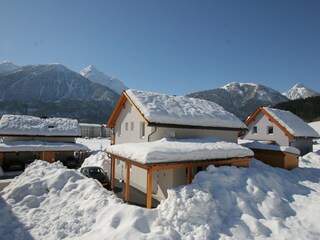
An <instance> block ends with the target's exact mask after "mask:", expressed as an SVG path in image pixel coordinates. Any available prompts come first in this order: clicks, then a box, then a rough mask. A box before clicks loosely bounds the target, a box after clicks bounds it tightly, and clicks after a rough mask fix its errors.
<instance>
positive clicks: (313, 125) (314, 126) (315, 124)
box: [308, 121, 320, 135]
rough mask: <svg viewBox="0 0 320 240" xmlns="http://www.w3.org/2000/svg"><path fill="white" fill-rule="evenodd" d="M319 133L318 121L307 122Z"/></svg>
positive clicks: (319, 123)
mask: <svg viewBox="0 0 320 240" xmlns="http://www.w3.org/2000/svg"><path fill="white" fill-rule="evenodd" d="M308 124H309V126H310V127H312V128H313V129H314V130H316V131H317V133H318V134H319V135H320V121H317V122H311V123H308Z"/></svg>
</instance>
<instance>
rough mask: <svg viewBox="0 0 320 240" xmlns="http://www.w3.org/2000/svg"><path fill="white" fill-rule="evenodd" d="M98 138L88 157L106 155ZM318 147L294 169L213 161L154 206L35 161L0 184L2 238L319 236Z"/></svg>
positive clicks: (93, 161) (311, 237) (270, 237)
mask: <svg viewBox="0 0 320 240" xmlns="http://www.w3.org/2000/svg"><path fill="white" fill-rule="evenodd" d="M79 141H81V143H82V144H85V143H84V142H82V141H84V140H79ZM86 141H88V142H87V146H90V145H91V144H92V143H90V142H89V140H86ZM91 141H92V140H91ZM99 141H100V140H99ZM93 142H95V141H93ZM100 144H101V143H94V144H92V147H93V149H94V150H95V152H94V154H95V155H93V156H91V158H90V160H87V161H86V162H90V163H89V164H94V163H95V162H98V163H95V164H99V162H101V161H102V159H103V158H104V154H105V153H104V152H99V151H98V150H100ZM102 149H104V145H103V146H102ZM319 155H320V152H318V153H316V152H313V153H309V154H307V155H306V156H304V157H303V158H302V159H301V161H300V167H299V168H297V169H294V170H292V171H287V170H283V169H279V168H272V167H270V166H268V165H265V164H263V163H261V162H259V161H257V160H253V161H251V163H250V167H249V168H235V167H219V168H216V167H213V166H210V167H209V168H208V169H207V170H206V171H203V172H200V173H198V174H197V175H196V176H195V179H194V180H193V183H192V184H190V185H188V186H182V187H180V188H177V189H172V190H169V196H168V198H167V199H166V200H164V201H162V202H161V203H160V205H159V206H158V207H157V208H156V209H152V210H148V209H144V208H140V207H136V206H132V205H127V204H125V203H123V202H122V201H121V200H119V199H117V198H116V197H115V195H114V194H113V193H112V192H109V191H107V190H105V189H104V188H101V187H100V185H99V183H97V182H95V181H94V180H92V179H88V178H85V177H84V176H82V175H81V174H80V173H79V172H77V171H75V170H70V169H66V168H65V167H64V166H62V165H61V164H59V163H54V164H48V163H46V162H43V161H36V162H34V163H33V164H31V165H30V166H29V167H28V168H27V169H26V171H25V172H24V173H23V174H22V175H21V176H19V177H16V178H15V179H14V181H12V183H11V184H10V185H9V186H8V187H6V188H5V189H4V190H3V191H2V192H1V195H0V239H64V238H65V239H319V236H320V224H319V223H320V214H319V213H320V204H319V203H320V182H319V180H320V179H319V178H320V156H319ZM99 159H100V160H99Z"/></svg>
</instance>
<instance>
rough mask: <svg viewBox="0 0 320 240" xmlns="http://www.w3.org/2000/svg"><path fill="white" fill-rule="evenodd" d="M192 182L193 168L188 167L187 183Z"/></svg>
mask: <svg viewBox="0 0 320 240" xmlns="http://www.w3.org/2000/svg"><path fill="white" fill-rule="evenodd" d="M191 182H192V168H191V167H187V184H190V183H191Z"/></svg>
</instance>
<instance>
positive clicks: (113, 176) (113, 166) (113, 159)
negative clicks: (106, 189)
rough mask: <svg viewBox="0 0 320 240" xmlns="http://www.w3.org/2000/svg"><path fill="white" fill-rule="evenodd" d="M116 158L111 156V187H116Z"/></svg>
mask: <svg viewBox="0 0 320 240" xmlns="http://www.w3.org/2000/svg"><path fill="white" fill-rule="evenodd" d="M115 162H116V158H115V157H114V156H111V189H112V190H113V189H114V178H115V172H116V171H115V169H116V163H115Z"/></svg>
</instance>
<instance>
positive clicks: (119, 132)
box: [118, 125, 121, 136]
mask: <svg viewBox="0 0 320 240" xmlns="http://www.w3.org/2000/svg"><path fill="white" fill-rule="evenodd" d="M118 136H121V125H119V129H118Z"/></svg>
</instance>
